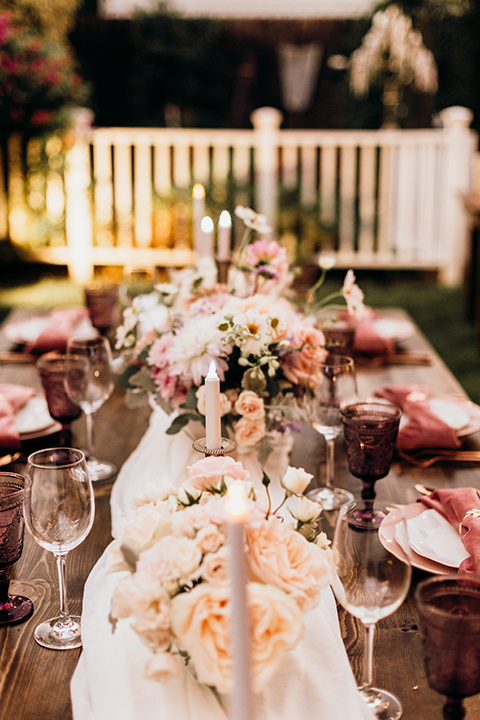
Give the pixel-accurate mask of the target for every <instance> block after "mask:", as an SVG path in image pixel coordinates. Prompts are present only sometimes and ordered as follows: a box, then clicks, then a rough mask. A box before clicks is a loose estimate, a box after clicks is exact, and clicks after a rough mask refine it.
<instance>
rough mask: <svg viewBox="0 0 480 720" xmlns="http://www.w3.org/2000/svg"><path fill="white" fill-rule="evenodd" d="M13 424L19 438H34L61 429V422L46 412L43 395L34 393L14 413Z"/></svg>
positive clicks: (45, 402)
mask: <svg viewBox="0 0 480 720" xmlns="http://www.w3.org/2000/svg"><path fill="white" fill-rule="evenodd" d="M15 426H16V428H17V430H18V432H19V434H20V439H21V440H34V439H35V438H38V437H43V436H44V435H51V434H52V433H55V432H58V431H59V430H61V429H62V426H61V424H60V423H59V422H57V421H56V420H54V419H53V418H52V417H51V415H50V413H49V412H48V406H47V401H46V400H45V397H44V396H43V395H34V396H33V397H31V398H30V400H28V401H27V402H26V403H25V405H24V406H23V407H22V408H20V410H19V411H18V412H17V413H16V414H15Z"/></svg>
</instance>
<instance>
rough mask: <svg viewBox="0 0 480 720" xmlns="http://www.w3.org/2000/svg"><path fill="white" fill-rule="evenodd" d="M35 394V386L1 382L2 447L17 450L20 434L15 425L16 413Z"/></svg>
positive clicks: (0, 441)
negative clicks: (29, 386)
mask: <svg viewBox="0 0 480 720" xmlns="http://www.w3.org/2000/svg"><path fill="white" fill-rule="evenodd" d="M34 395H35V390H33V388H28V387H24V386H23V385H9V384H0V448H2V449H7V450H17V449H18V448H19V447H20V435H19V433H18V430H17V428H16V427H15V413H16V412H17V410H20V408H22V407H23V406H24V405H25V403H26V402H27V400H29V399H30V398H31V397H33V396H34Z"/></svg>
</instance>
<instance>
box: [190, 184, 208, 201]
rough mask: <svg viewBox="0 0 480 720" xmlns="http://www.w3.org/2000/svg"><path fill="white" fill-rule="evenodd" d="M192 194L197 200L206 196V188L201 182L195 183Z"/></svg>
mask: <svg viewBox="0 0 480 720" xmlns="http://www.w3.org/2000/svg"><path fill="white" fill-rule="evenodd" d="M192 195H193V197H194V198H195V199H196V200H201V199H202V198H204V197H205V188H204V187H203V185H201V184H200V183H195V185H194V186H193V189H192Z"/></svg>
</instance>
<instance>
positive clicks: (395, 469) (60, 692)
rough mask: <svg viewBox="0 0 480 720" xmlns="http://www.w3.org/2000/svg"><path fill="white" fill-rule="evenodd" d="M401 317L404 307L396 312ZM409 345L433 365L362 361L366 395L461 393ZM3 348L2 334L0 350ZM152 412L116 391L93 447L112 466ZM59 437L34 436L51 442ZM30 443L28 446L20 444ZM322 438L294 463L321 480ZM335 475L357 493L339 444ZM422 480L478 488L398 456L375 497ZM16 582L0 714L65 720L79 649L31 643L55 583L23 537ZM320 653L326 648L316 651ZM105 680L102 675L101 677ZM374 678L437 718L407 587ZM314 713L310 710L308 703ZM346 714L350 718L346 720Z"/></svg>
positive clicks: (469, 477)
mask: <svg viewBox="0 0 480 720" xmlns="http://www.w3.org/2000/svg"><path fill="white" fill-rule="evenodd" d="M396 314H397V315H399V316H401V317H403V315H402V313H401V312H398V313H396ZM402 345H403V347H404V348H405V349H409V350H412V351H427V352H430V353H431V355H432V363H431V365H429V366H419V365H412V366H397V365H388V366H382V367H376V368H373V367H359V368H358V384H359V393H360V395H361V396H363V397H367V396H368V395H371V394H372V393H373V391H374V390H375V389H376V388H378V387H381V386H383V385H387V384H396V385H400V384H406V383H412V382H415V383H425V384H427V385H428V386H429V388H430V389H431V391H432V392H434V393H436V394H450V393H459V394H463V393H462V389H461V387H460V386H459V384H458V383H457V382H456V380H455V379H454V377H453V376H452V375H451V373H450V372H449V371H448V369H447V368H446V367H445V366H444V365H443V363H442V362H441V360H440V359H439V358H438V356H436V355H435V353H434V352H433V350H432V348H431V347H430V346H429V345H428V343H427V342H426V340H425V339H424V338H423V337H422V336H421V335H420V334H419V333H417V334H416V335H415V336H414V337H412V338H410V339H408V340H406V341H403V343H402ZM8 347H9V345H8V343H7V342H6V340H5V337H4V336H3V335H2V334H1V332H0V351H1V350H5V349H8ZM0 382H15V383H23V384H26V385H31V386H34V387H37V388H39V387H40V382H39V378H38V375H37V371H36V370H35V367H34V366H33V365H25V364H22V365H20V364H1V365H0ZM148 416H149V411H148V410H147V409H146V408H145V409H137V410H128V409H127V408H126V407H125V406H124V404H123V396H122V393H121V392H120V391H119V390H117V391H115V393H114V395H113V396H112V398H110V399H109V400H108V401H107V403H106V404H105V405H104V406H103V407H102V408H101V409H100V410H99V411H98V417H97V449H98V454H99V455H101V456H102V457H105V458H106V459H108V460H111V461H113V462H115V463H116V464H117V466H118V467H120V466H121V465H122V463H123V462H124V461H125V460H126V458H127V457H128V456H129V454H130V453H131V452H132V450H133V449H134V448H135V446H136V445H137V443H138V441H139V440H140V438H141V437H142V435H143V433H144V431H145V429H146V427H147V424H148ZM73 429H74V437H75V440H76V442H77V444H79V445H80V446H81V444H82V442H83V439H84V420H83V418H80V419H79V420H77V421H76V422H75V423H74V427H73ZM54 441H55V437H54V436H52V437H49V438H47V439H46V438H43V439H41V440H40V441H35V442H32V446H34V445H35V444H39V443H40V442H41V443H42V444H43V445H44V446H46V447H48V446H51V445H52V444H55V443H54ZM466 444H467V446H468V447H472V448H477V449H480V433H476V434H475V435H472V436H471V437H470V438H468V440H467V443H466ZM30 449H31V448H25V450H26V451H28V450H30ZM324 449H325V448H324V441H323V439H322V438H321V437H320V436H319V435H317V433H315V431H314V430H313V429H311V428H310V427H305V428H304V429H303V431H302V433H300V435H299V437H298V438H297V440H296V443H295V447H294V450H293V453H292V458H291V464H292V465H294V466H302V467H305V469H306V470H307V471H309V472H311V473H313V474H314V475H315V478H316V481H319V484H321V482H322V481H321V478H320V477H319V474H320V471H321V468H322V465H323V460H324ZM336 460H337V462H336V467H337V479H336V482H337V484H338V485H340V486H341V487H345V488H348V489H350V490H352V491H353V492H354V493H355V494H356V496H357V497H358V496H359V492H360V483H359V481H357V480H356V479H355V478H353V477H351V476H350V475H349V473H348V468H347V464H346V458H345V454H344V452H343V448H342V443H341V441H339V442H338V445H337V453H336ZM8 469H12V470H16V471H19V472H22V470H23V469H24V465H23V464H22V463H16V464H15V465H14V466H13V467H12V466H10V467H9V468H8ZM416 482H422V483H424V484H426V485H430V486H434V487H437V488H448V487H460V486H465V485H471V486H476V487H479V488H480V465H475V464H466V463H464V464H456V465H455V464H447V463H445V464H440V465H435V466H433V467H431V468H429V469H427V470H421V469H418V468H414V467H412V466H410V465H408V464H407V463H405V462H404V461H402V462H399V461H395V462H394V463H393V465H392V468H391V471H390V474H389V476H388V477H387V478H385V479H384V480H381V481H379V482H378V483H377V497H378V502H379V503H382V502H386V503H388V502H401V503H410V502H414V501H415V500H416V498H417V493H416V491H415V490H414V487H413V485H414V483H416ZM111 486H112V485H111V483H109V482H107V483H105V484H103V485H101V486H97V487H96V488H95V496H96V519H95V523H94V527H93V530H92V531H91V533H90V535H89V536H88V538H87V539H86V540H85V542H84V543H83V544H82V545H81V546H80V547H79V548H77V549H76V550H74V551H72V552H71V553H70V554H69V556H68V560H67V587H68V596H69V600H70V608H71V610H73V611H77V612H79V611H80V610H81V602H82V592H83V586H84V583H85V580H86V578H87V576H88V574H89V572H90V570H91V568H92V566H93V565H94V563H95V562H96V560H97V558H98V557H99V556H100V554H101V553H102V551H103V549H104V548H105V547H106V545H107V544H108V543H109V542H110V539H111V538H110V507H109V494H110V490H111ZM334 519H335V518H334V515H333V514H326V515H325V528H326V530H327V531H328V532H329V533H331V532H332V529H333V523H334ZM16 576H17V579H16V580H14V581H13V583H12V585H13V589H14V590H15V591H17V592H24V593H25V594H26V595H28V597H30V598H31V599H32V600H33V603H34V607H35V612H34V614H33V617H32V618H30V619H29V620H28V621H26V622H24V623H22V624H19V625H17V626H11V627H8V628H1V629H0V720H7V719H9V720H10V719H12V718H19V720H69V719H70V718H71V717H72V713H71V705H70V679H71V677H72V674H73V671H74V669H75V666H76V663H77V661H78V657H79V653H80V651H79V650H78V651H77V650H73V651H72V650H71V651H67V652H59V651H53V650H46V649H45V648H41V647H40V646H38V645H37V644H36V642H35V641H34V639H33V630H34V627H35V626H36V625H37V623H38V622H40V621H41V620H43V619H45V618H48V617H52V616H53V615H55V614H56V613H57V612H58V608H59V600H58V583H57V576H56V570H55V566H54V561H53V556H52V555H51V554H50V553H48V552H46V551H43V550H41V549H40V548H39V547H38V546H37V545H36V543H35V542H34V541H33V540H32V539H31V538H30V537H29V536H28V534H27V535H26V538H25V547H24V552H23V555H22V558H21V560H20V561H19V562H18V563H17V573H16ZM424 577H426V574H425V573H423V572H422V571H420V570H415V569H414V573H413V582H412V591H413V589H414V588H415V586H416V584H417V583H418V581H419V580H421V579H422V578H424ZM339 613H340V623H341V629H342V634H343V637H344V641H345V645H346V648H347V651H348V654H349V657H350V660H351V663H352V667H353V669H354V672H355V673H356V675H357V677H358V678H359V679H360V678H361V670H362V659H363V631H362V626H361V624H360V623H359V622H358V621H357V620H355V619H354V618H353V617H352V616H350V615H349V614H347V613H345V612H344V611H343V610H342V609H340V611H339ZM319 652H322V650H321V648H319ZM99 681H101V678H99ZM374 681H375V684H376V685H377V686H378V687H384V688H386V689H388V690H392V691H393V692H394V693H395V694H397V696H398V697H399V698H400V700H401V702H402V704H403V707H404V716H403V717H404V720H439V718H441V717H442V706H443V701H442V698H441V697H440V696H439V695H437V693H435V692H434V691H432V690H430V689H429V688H428V686H427V683H426V679H425V672H424V668H423V659H422V648H421V641H420V637H419V633H418V628H417V613H416V608H415V603H414V600H413V593H412V592H410V595H409V597H408V598H407V600H406V601H405V603H404V604H403V605H402V607H401V608H400V609H399V610H397V611H396V612H395V613H394V614H393V615H391V616H390V617H388V618H386V619H384V620H382V621H380V622H379V623H378V628H377V635H376V645H375V678H374ZM466 707H467V720H468V718H471V719H472V720H473V718H475V717H480V695H479V696H477V697H474V698H471V699H468V700H467V701H466ZM312 711H313V713H314V708H312ZM344 720H356V719H355V718H345V719H344Z"/></svg>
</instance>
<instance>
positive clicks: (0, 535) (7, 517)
mask: <svg viewBox="0 0 480 720" xmlns="http://www.w3.org/2000/svg"><path fill="white" fill-rule="evenodd" d="M25 485H26V481H25V478H24V477H23V476H22V475H17V474H16V473H7V472H5V473H0V625H6V624H8V623H16V622H20V621H21V620H26V619H27V618H28V617H30V615H31V614H32V612H33V604H32V601H31V600H29V598H27V597H24V596H23V595H11V594H9V585H10V580H11V576H12V574H13V573H12V569H13V565H14V564H15V563H16V562H17V560H19V558H20V556H21V554H22V550H23V535H24V529H25V522H24V514H23V508H24V498H25Z"/></svg>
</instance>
